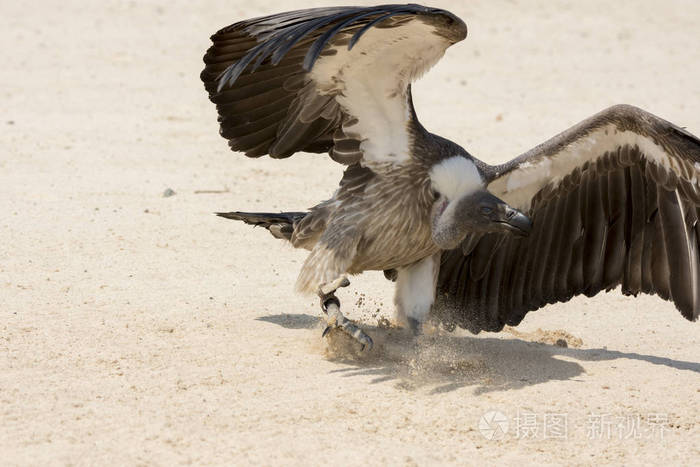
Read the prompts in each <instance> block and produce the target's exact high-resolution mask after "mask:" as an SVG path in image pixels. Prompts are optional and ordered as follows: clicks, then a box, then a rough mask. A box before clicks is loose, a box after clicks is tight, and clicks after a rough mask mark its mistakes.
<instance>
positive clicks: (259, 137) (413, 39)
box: [201, 5, 467, 166]
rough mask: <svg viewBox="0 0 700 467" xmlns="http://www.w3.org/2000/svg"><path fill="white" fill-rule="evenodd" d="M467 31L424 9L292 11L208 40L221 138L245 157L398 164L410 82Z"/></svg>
mask: <svg viewBox="0 0 700 467" xmlns="http://www.w3.org/2000/svg"><path fill="white" fill-rule="evenodd" d="M466 33H467V28H466V25H465V24H464V22H462V21H461V20H460V19H459V18H457V17H456V16H454V15H453V14H452V13H450V12H448V11H445V10H440V9H436V8H427V7H423V6H420V5H383V6H376V7H336V8H315V9H310V10H299V11H292V12H288V13H281V14H277V15H272V16H266V17H263V18H257V19H252V20H248V21H242V22H240V23H236V24H233V25H231V26H228V27H226V28H224V29H222V30H220V31H219V32H217V33H216V34H214V35H213V36H212V38H211V39H212V41H213V43H214V44H213V45H212V46H211V47H210V48H209V50H208V51H207V53H206V55H205V56H204V62H205V63H206V67H205V68H204V71H202V74H201V78H202V81H204V85H205V88H206V89H207V91H208V92H209V98H210V99H211V101H212V102H214V103H215V104H216V107H217V109H218V111H219V122H220V124H221V130H220V131H221V135H222V136H223V137H224V138H226V139H228V140H229V146H230V147H231V149H233V150H235V151H243V152H245V154H246V155H247V156H249V157H259V156H263V155H265V154H269V155H270V156H271V157H274V158H283V157H289V156H290V155H292V154H293V153H295V152H297V151H308V152H327V151H328V152H329V153H330V155H331V157H332V158H333V159H334V160H336V161H338V162H341V163H344V164H353V163H356V162H361V163H362V164H363V165H369V166H371V165H373V164H381V163H397V162H398V163H400V162H402V161H405V160H407V159H408V158H409V149H410V144H411V124H412V123H413V122H414V115H413V107H412V104H411V102H410V83H411V81H413V80H415V79H416V78H418V77H419V76H420V75H421V74H422V73H423V72H424V71H426V70H427V69H428V68H430V67H431V66H432V65H433V64H434V63H435V62H437V61H438V60H439V59H440V57H442V55H443V54H444V52H445V50H446V49H447V47H449V46H450V45H452V44H453V43H455V42H458V41H460V40H462V39H464V37H466Z"/></svg>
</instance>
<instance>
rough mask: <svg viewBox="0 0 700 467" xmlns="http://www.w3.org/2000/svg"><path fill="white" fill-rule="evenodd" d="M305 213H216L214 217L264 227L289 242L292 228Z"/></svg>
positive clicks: (292, 231) (276, 236)
mask: <svg viewBox="0 0 700 467" xmlns="http://www.w3.org/2000/svg"><path fill="white" fill-rule="evenodd" d="M306 214H307V213H305V212H279V213H269V212H238V211H235V212H217V213H216V215H217V216H220V217H225V218H226V219H233V220H236V221H243V222H245V223H246V224H248V225H253V226H261V227H265V228H266V229H267V230H269V231H270V233H271V234H272V235H273V236H274V237H275V238H279V239H282V240H290V239H291V238H292V234H293V233H294V226H295V224H296V223H298V222H299V221H300V220H302V219H303V218H304V216H306Z"/></svg>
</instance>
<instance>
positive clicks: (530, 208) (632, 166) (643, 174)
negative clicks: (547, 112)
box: [436, 106, 700, 332]
mask: <svg viewBox="0 0 700 467" xmlns="http://www.w3.org/2000/svg"><path fill="white" fill-rule="evenodd" d="M491 169H492V171H493V173H492V175H491V179H490V180H491V181H490V183H489V185H488V189H489V190H490V191H491V192H492V193H494V194H495V195H496V196H499V197H501V198H502V199H504V200H505V201H506V202H508V203H509V204H511V205H513V206H515V207H519V208H520V209H522V210H524V211H525V212H527V213H529V215H530V217H531V219H532V220H533V230H532V232H531V234H530V235H529V237H527V238H514V237H512V236H507V235H494V234H490V235H487V236H483V237H469V238H467V239H466V240H465V241H464V242H463V244H462V246H461V248H459V249H456V250H452V251H447V252H444V253H443V255H442V265H441V270H440V277H439V281H438V293H437V307H436V313H437V314H438V315H439V316H441V317H442V318H443V320H445V321H447V322H452V323H454V324H458V325H460V326H462V327H464V328H467V329H470V330H471V331H473V332H478V331H481V330H487V331H498V330H500V329H502V328H503V326H504V325H506V324H508V325H516V324H518V323H519V322H520V321H521V320H522V319H523V317H524V316H525V314H526V313H527V312H528V311H532V310H536V309H538V308H540V307H542V306H544V305H546V304H548V303H555V302H565V301H567V300H569V299H570V298H571V297H573V296H575V295H580V294H584V295H587V296H593V295H595V294H597V293H598V292H600V291H601V290H606V291H607V290H611V289H613V288H615V287H617V286H618V285H621V286H622V292H623V293H624V294H626V295H637V294H638V293H640V292H642V293H646V294H657V295H659V296H660V297H661V298H663V299H665V300H671V301H673V303H674V304H675V305H676V307H677V308H678V309H679V310H680V311H681V313H682V314H683V316H684V317H685V318H687V319H689V320H693V321H695V320H696V319H697V318H698V313H699V311H700V274H699V272H700V271H699V269H700V257H699V256H698V241H699V240H700V225H698V218H699V217H700V211H699V208H700V187H699V186H698V178H699V175H700V140H698V138H696V137H695V136H693V135H691V134H690V133H688V132H687V131H685V130H683V129H681V128H679V127H677V126H675V125H673V124H671V123H669V122H666V121H664V120H662V119H660V118H658V117H655V116H654V115H651V114H649V113H647V112H644V111H642V110H640V109H637V108H634V107H630V106H615V107H612V108H610V109H607V110H605V111H603V112H601V113H600V114H597V115H595V116H594V117H592V118H590V119H588V120H585V121H583V122H582V123H580V124H578V125H576V126H574V127H573V128H571V129H569V130H567V131H565V132H564V133H562V134H560V135H558V136H556V137H554V138H552V139H551V140H549V141H547V142H546V143H544V144H542V145H540V146H538V147H536V148H534V149H532V150H531V151H529V152H527V153H526V154H523V155H522V156H520V157H518V158H516V159H514V160H513V161H511V162H509V163H507V164H504V165H502V166H496V167H492V168H491Z"/></svg>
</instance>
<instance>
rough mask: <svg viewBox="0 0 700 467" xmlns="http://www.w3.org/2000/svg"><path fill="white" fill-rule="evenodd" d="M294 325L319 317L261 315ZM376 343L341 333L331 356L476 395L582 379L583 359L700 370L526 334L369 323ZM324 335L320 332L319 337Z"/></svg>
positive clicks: (410, 381) (348, 371)
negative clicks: (417, 330) (410, 329)
mask: <svg viewBox="0 0 700 467" xmlns="http://www.w3.org/2000/svg"><path fill="white" fill-rule="evenodd" d="M258 320H260V321H266V322H269V323H274V324H277V325H279V326H282V327H285V328H288V329H314V328H317V327H318V326H319V324H318V323H319V319H318V318H317V317H315V316H311V315H307V314H285V315H270V316H263V317H260V318H258ZM363 329H364V330H366V331H367V333H368V334H369V335H370V336H372V338H373V340H374V343H375V345H374V348H373V349H372V350H371V351H370V352H369V353H365V354H362V353H360V352H359V347H358V346H357V344H356V343H355V342H354V341H352V340H350V339H349V338H348V337H347V336H345V335H344V334H342V333H339V332H332V333H331V334H330V336H329V337H330V339H328V345H327V355H328V358H329V360H331V361H334V362H337V363H342V364H344V365H346V366H344V367H343V368H339V369H337V370H333V372H335V373H343V375H344V376H346V377H353V376H367V375H371V376H374V379H372V383H381V382H385V381H394V382H395V383H396V386H397V387H398V388H401V389H406V390H413V389H418V388H420V387H432V389H431V390H430V392H431V393H433V394H439V393H444V392H449V391H453V390H455V389H459V388H462V387H465V386H475V394H481V393H487V392H494V391H505V390H510V389H518V388H522V387H526V386H533V385H536V384H540V383H544V382H547V381H557V380H560V381H563V380H572V381H581V382H583V380H577V379H576V378H577V377H578V376H580V375H582V374H584V373H585V370H584V368H583V366H581V365H580V364H579V363H578V362H577V360H578V361H581V362H588V361H606V360H616V359H621V358H626V359H632V360H641V361H645V362H648V363H650V364H653V365H663V366H668V367H671V368H675V369H677V370H684V371H693V372H696V373H700V363H696V362H688V361H682V360H673V359H670V358H665V357H657V356H653V355H644V354H638V353H628V352H619V351H616V350H608V349H575V348H565V347H560V346H557V345H549V344H542V343H537V342H531V341H528V340H524V339H521V338H511V339H500V338H495V337H474V336H472V335H467V334H466V332H464V333H463V332H462V331H458V332H456V333H452V334H450V333H445V332H437V333H435V334H434V335H423V336H420V337H419V338H417V339H416V338H413V337H412V336H411V335H409V334H408V333H407V332H406V331H405V330H403V329H399V328H394V327H389V328H387V327H377V326H368V325H366V324H363ZM319 338H320V336H319Z"/></svg>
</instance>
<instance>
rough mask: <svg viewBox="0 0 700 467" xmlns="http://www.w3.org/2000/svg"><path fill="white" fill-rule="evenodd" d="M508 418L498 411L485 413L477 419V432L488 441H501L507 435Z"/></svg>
mask: <svg viewBox="0 0 700 467" xmlns="http://www.w3.org/2000/svg"><path fill="white" fill-rule="evenodd" d="M508 425H509V423H508V417H506V416H505V414H503V413H502V412H499V411H498V410H492V411H490V412H486V413H485V414H484V415H482V416H481V418H480V419H479V431H480V432H481V435H482V436H483V437H484V438H486V439H488V440H496V439H503V437H504V436H505V435H506V433H508Z"/></svg>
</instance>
